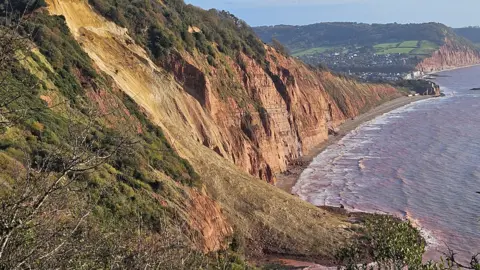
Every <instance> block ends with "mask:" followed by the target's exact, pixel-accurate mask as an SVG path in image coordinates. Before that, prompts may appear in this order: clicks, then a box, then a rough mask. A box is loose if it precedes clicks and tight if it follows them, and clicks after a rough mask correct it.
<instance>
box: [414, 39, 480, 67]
mask: <svg viewBox="0 0 480 270" xmlns="http://www.w3.org/2000/svg"><path fill="white" fill-rule="evenodd" d="M476 64H480V53H479V52H478V51H476V50H475V49H473V48H471V47H469V46H467V45H462V44H459V43H454V42H452V41H451V40H449V39H446V40H445V44H444V45H443V46H441V47H440V49H438V50H437V51H435V52H434V53H433V54H432V56H430V57H428V58H426V59H424V60H423V61H422V62H420V63H419V64H418V65H417V67H416V68H417V70H419V71H423V72H434V71H441V70H446V69H452V68H458V67H463V66H470V65H476Z"/></svg>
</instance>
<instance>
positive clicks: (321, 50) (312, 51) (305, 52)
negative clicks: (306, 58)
mask: <svg viewBox="0 0 480 270" xmlns="http://www.w3.org/2000/svg"><path fill="white" fill-rule="evenodd" d="M333 48H335V47H316V48H311V49H308V50H298V51H294V52H293V53H292V55H293V56H303V55H311V54H317V53H324V52H326V51H328V50H330V49H333Z"/></svg>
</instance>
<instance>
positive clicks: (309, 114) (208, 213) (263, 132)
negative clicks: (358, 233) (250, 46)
mask: <svg viewBox="0 0 480 270" xmlns="http://www.w3.org/2000/svg"><path fill="white" fill-rule="evenodd" d="M47 3H48V11H49V13H50V14H52V15H62V16H64V18H65V21H66V23H67V25H68V27H69V28H70V30H71V32H72V33H73V36H74V38H75V39H76V40H77V42H78V43H79V44H80V45H81V47H82V48H83V50H84V51H85V52H86V53H87V54H88V56H89V57H90V58H91V59H92V60H93V62H94V64H95V66H96V68H97V69H98V70H100V71H101V72H103V74H105V75H107V76H109V77H110V78H111V79H112V80H111V81H112V84H113V86H112V87H114V88H115V89H120V90H121V91H123V92H124V93H126V94H127V95H128V96H130V97H131V99H132V100H134V101H135V102H136V103H137V104H138V105H139V106H140V107H142V108H143V109H144V111H145V113H146V114H147V115H148V116H149V118H150V119H151V121H152V122H154V123H155V124H156V125H158V126H159V127H160V128H161V129H162V131H163V133H164V134H165V136H166V137H167V140H168V141H169V143H170V145H171V146H172V147H173V148H174V149H175V150H176V152H177V153H178V154H179V155H180V156H181V157H183V158H185V159H187V160H188V161H189V162H190V163H191V164H192V166H193V167H194V169H195V171H196V172H197V173H198V174H199V175H200V177H201V178H202V181H203V183H204V187H205V193H206V194H207V195H208V197H209V198H211V199H213V200H214V201H215V202H216V203H218V205H216V204H214V203H213V201H212V200H211V199H209V198H208V197H202V196H197V195H198V194H196V193H192V194H190V195H191V196H190V198H191V203H188V204H187V205H186V206H182V207H183V208H184V209H185V212H186V213H188V218H189V220H190V224H189V226H190V227H193V228H195V230H196V231H197V232H198V233H199V235H200V236H201V237H200V240H199V242H198V244H199V247H200V249H202V250H204V251H212V250H217V249H222V248H224V247H225V241H226V240H227V238H229V237H230V235H231V232H232V230H231V228H232V227H233V229H234V230H235V233H236V235H238V237H240V240H241V241H246V242H247V244H248V247H249V249H248V250H246V251H245V252H246V253H247V254H248V255H258V254H262V253H264V252H274V253H280V254H300V255H305V256H324V257H327V258H331V256H332V254H331V251H332V250H336V249H338V248H339V246H340V245H341V243H343V242H344V241H345V239H347V238H349V237H352V235H354V233H353V230H346V229H345V228H348V227H349V226H350V224H349V223H348V221H347V218H346V217H344V216H339V215H337V214H334V213H329V212H326V211H323V210H320V209H318V208H316V207H314V206H312V205H310V204H308V203H306V202H303V201H301V200H300V199H298V198H296V197H294V196H290V195H289V194H286V193H285V192H283V191H280V190H278V189H276V188H275V187H273V186H271V185H269V184H267V183H266V182H265V181H259V180H258V178H262V179H264V180H267V181H270V182H273V181H274V179H275V176H274V174H275V173H276V172H279V171H281V170H283V169H285V167H286V164H287V162H288V161H289V160H291V159H294V158H296V157H299V156H300V155H302V154H303V153H304V152H305V151H308V150H309V149H311V148H312V147H313V146H314V145H316V144H318V143H321V142H322V141H323V140H325V139H326V138H327V135H328V130H329V129H331V128H334V127H335V126H337V125H338V124H340V123H341V122H343V121H344V120H345V119H346V118H348V117H353V116H355V115H357V114H359V113H361V112H362V111H364V110H367V109H368V108H370V107H372V106H374V105H377V104H378V103H380V102H382V101H385V100H388V99H391V98H394V97H396V96H399V95H400V94H399V93H398V92H397V90H396V89H394V88H392V87H389V86H383V85H367V84H361V83H358V82H356V81H353V80H349V79H346V78H340V77H337V76H334V75H332V74H330V73H328V72H320V71H314V70H311V69H310V68H308V67H306V66H305V65H304V64H302V63H301V62H299V61H297V60H295V59H292V58H288V57H285V56H283V55H281V54H279V53H278V52H276V51H275V50H273V49H271V48H268V47H267V48H266V50H267V53H266V59H265V66H264V65H262V64H259V62H258V61H256V60H253V59H251V58H249V57H247V56H246V55H240V56H239V57H240V59H239V60H238V59H235V60H233V59H231V58H230V57H228V56H226V55H223V54H221V53H219V52H218V51H216V53H217V54H218V59H217V60H216V61H217V63H216V65H211V64H209V63H208V58H207V57H206V56H205V55H203V54H200V53H199V52H197V51H194V52H193V53H187V52H177V53H172V54H171V55H169V57H168V58H166V59H163V60H162V61H161V62H154V61H152V60H151V58H150V57H149V55H148V53H147V51H146V50H145V49H144V48H143V47H142V46H140V45H138V44H136V43H135V42H134V41H133V39H132V38H131V37H130V36H129V35H128V31H127V30H126V29H124V28H121V27H119V26H117V25H115V24H114V23H112V22H110V21H107V20H106V19H105V18H103V17H101V16H99V15H98V14H97V13H96V12H95V11H94V10H93V9H92V8H91V7H90V6H89V5H88V4H87V1H84V0H48V1H47ZM251 175H253V176H255V177H257V179H255V178H253V177H251ZM224 217H225V218H224ZM300 227H305V228H308V230H298V228H300Z"/></svg>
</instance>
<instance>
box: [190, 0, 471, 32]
mask: <svg viewBox="0 0 480 270" xmlns="http://www.w3.org/2000/svg"><path fill="white" fill-rule="evenodd" d="M185 2H187V3H190V4H193V5H196V6H199V7H202V8H205V9H209V8H216V9H224V10H228V11H230V12H232V13H233V14H235V15H236V16H237V17H240V18H242V19H243V20H245V21H246V22H247V23H249V24H250V25H252V26H259V25H276V24H293V25H303V24H311V23H316V22H329V21H330V22H331V21H343V22H345V21H355V22H366V23H388V22H397V23H407V22H441V23H444V24H447V25H449V26H452V27H461V26H477V25H480V16H478V14H479V12H480V0H185Z"/></svg>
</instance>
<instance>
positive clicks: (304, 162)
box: [275, 96, 433, 194]
mask: <svg viewBox="0 0 480 270" xmlns="http://www.w3.org/2000/svg"><path fill="white" fill-rule="evenodd" d="M432 97H433V96H413V97H406V96H403V97H399V98H396V99H394V100H390V101H387V102H385V103H383V104H381V105H379V106H377V107H375V108H373V109H371V110H370V111H368V112H366V113H363V114H361V115H359V116H357V117H356V118H355V119H353V120H351V119H348V120H346V121H345V122H344V123H343V124H341V125H340V126H339V127H338V128H339V132H338V135H336V136H333V135H330V136H328V140H326V141H324V142H322V143H320V144H318V145H317V146H315V147H313V148H312V149H311V150H310V151H309V152H308V153H307V154H306V155H304V156H302V157H300V158H298V159H296V160H294V161H292V162H291V163H290V164H289V165H288V167H287V170H286V171H285V172H283V173H278V174H277V175H276V177H277V183H276V184H275V186H276V187H277V188H280V189H281V190H283V191H285V192H288V193H289V194H292V189H293V187H294V186H295V184H296V183H297V181H298V179H299V178H300V175H301V174H302V173H303V171H304V170H305V169H306V168H307V167H308V166H309V165H310V163H311V162H312V161H313V159H314V158H315V157H316V156H318V155H319V154H320V153H321V152H323V151H324V150H325V149H326V148H327V147H328V146H330V145H332V144H334V143H336V142H338V141H340V140H341V139H342V138H343V137H344V136H345V135H347V134H348V133H350V132H351V131H352V130H354V129H356V128H357V127H359V126H360V125H362V124H363V123H365V122H368V121H370V120H373V119H375V118H376V117H378V116H381V115H383V114H385V113H388V112H390V111H393V110H395V109H398V108H401V107H403V106H406V105H408V104H410V103H413V102H416V101H420V100H425V99H428V98H432Z"/></svg>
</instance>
